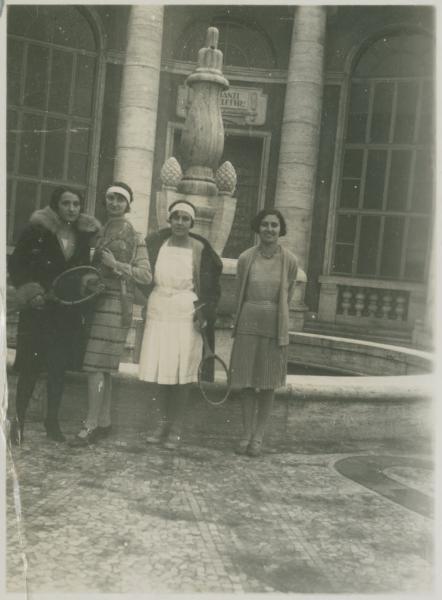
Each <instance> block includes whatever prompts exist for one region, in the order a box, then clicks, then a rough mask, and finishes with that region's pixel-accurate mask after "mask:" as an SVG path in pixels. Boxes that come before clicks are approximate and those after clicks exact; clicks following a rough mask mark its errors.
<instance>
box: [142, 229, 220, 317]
mask: <svg viewBox="0 0 442 600" xmlns="http://www.w3.org/2000/svg"><path fill="white" fill-rule="evenodd" d="M171 233H172V231H171V229H170V228H169V227H166V228H165V229H160V230H159V231H158V232H155V233H152V234H150V235H148V236H147V237H146V247H147V253H148V255H149V262H150V267H151V269H152V277H153V278H154V277H155V265H156V262H157V258H158V254H159V252H160V249H161V246H162V245H163V243H164V242H165V240H167V238H169V237H170V235H171ZM189 235H190V237H192V238H193V239H195V240H198V241H199V242H201V243H202V245H203V248H202V252H201V260H200V263H199V289H197V290H195V291H196V292H197V295H198V301H199V303H201V304H203V308H202V309H201V311H202V314H203V315H204V317H205V318H206V319H207V321H208V322H212V323H214V322H215V318H216V306H217V304H218V301H219V298H220V296H221V286H220V282H219V278H220V276H221V272H222V270H223V263H222V261H221V259H220V257H219V256H218V254H217V253H216V252H215V250H214V249H213V248H212V246H211V245H210V244H209V242H208V241H207V240H206V239H205V238H203V237H202V236H201V235H198V234H197V233H190V234H189ZM152 282H153V279H152ZM153 286H154V283H152V284H151V285H150V286H148V287H146V288H143V291H144V292H145V294H146V295H148V294H149V293H150V291H151V290H152V289H153Z"/></svg>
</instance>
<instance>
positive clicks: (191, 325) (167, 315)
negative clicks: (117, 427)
mask: <svg viewBox="0 0 442 600" xmlns="http://www.w3.org/2000/svg"><path fill="white" fill-rule="evenodd" d="M168 221H169V224H170V227H168V228H166V229H163V230H161V231H159V232H157V233H155V234H152V235H151V236H148V238H147V239H146V247H147V251H148V255H149V261H150V264H151V268H152V271H153V273H154V279H153V289H152V291H151V293H150V295H149V299H148V303H147V312H146V324H145V329H144V335H143V341H142V347H141V355H140V371H139V376H140V379H141V380H143V381H148V382H151V383H156V384H157V389H156V394H155V397H156V399H157V402H158V412H159V419H158V423H157V426H156V428H155V430H154V431H153V432H152V433H151V435H148V436H147V438H146V441H147V442H148V443H159V442H160V441H162V440H163V438H166V439H165V443H164V446H165V447H166V448H168V449H174V448H176V447H177V446H178V444H179V442H180V438H181V429H182V424H183V419H184V414H185V411H186V404H187V399H188V396H189V388H190V384H192V383H194V382H196V381H197V376H198V365H199V362H200V360H201V356H202V339H201V334H200V328H201V326H206V327H208V330H209V338H211V341H212V343H213V326H214V321H215V310H216V304H217V302H218V299H219V295H220V287H219V276H220V275H221V271H222V263H221V259H220V258H219V256H218V255H217V254H216V252H215V251H214V250H213V248H212V247H211V246H210V244H209V242H208V241H207V240H206V239H204V238H203V237H201V236H199V235H196V234H193V233H190V229H191V228H192V227H193V224H194V222H195V208H194V207H193V205H192V204H191V203H190V202H187V201H182V200H179V201H177V202H174V203H172V204H171V206H170V207H169V217H168ZM200 305H202V308H201V309H200V310H197V311H196V310H195V307H196V306H200Z"/></svg>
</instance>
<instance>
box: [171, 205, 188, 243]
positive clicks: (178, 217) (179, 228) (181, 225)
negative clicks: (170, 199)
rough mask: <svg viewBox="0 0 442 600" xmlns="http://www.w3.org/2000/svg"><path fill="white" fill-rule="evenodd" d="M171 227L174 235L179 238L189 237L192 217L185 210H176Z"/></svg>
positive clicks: (172, 215)
mask: <svg viewBox="0 0 442 600" xmlns="http://www.w3.org/2000/svg"><path fill="white" fill-rule="evenodd" d="M170 227H171V229H172V234H173V235H175V236H177V237H184V236H186V235H189V231H190V229H191V227H192V217H191V216H190V215H189V214H188V213H186V212H184V211H183V210H175V211H174V212H173V213H172V214H171V215H170Z"/></svg>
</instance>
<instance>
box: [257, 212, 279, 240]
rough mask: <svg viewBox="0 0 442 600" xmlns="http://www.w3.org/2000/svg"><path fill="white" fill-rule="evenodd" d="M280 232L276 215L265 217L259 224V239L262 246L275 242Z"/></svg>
mask: <svg viewBox="0 0 442 600" xmlns="http://www.w3.org/2000/svg"><path fill="white" fill-rule="evenodd" d="M280 231H281V224H280V222H279V219H278V217H277V216H276V215H266V216H265V217H264V218H263V219H262V221H261V223H260V224H259V237H260V240H261V242H262V243H263V244H270V243H273V242H276V241H277V240H278V238H279V232H280Z"/></svg>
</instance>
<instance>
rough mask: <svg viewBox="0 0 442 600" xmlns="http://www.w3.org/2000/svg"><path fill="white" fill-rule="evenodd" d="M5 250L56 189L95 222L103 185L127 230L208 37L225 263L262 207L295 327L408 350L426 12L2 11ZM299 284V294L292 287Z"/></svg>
mask: <svg viewBox="0 0 442 600" xmlns="http://www.w3.org/2000/svg"><path fill="white" fill-rule="evenodd" d="M7 16H8V152H7V171H8V191H7V235H8V239H7V242H8V250H11V249H12V248H13V246H14V243H15V241H16V240H17V236H18V235H19V234H20V231H21V229H22V227H23V226H24V224H25V223H26V222H27V220H28V218H29V216H30V214H31V212H32V211H33V210H35V209H36V208H38V207H41V206H44V205H45V204H47V202H48V199H49V195H50V192H51V189H53V188H54V187H56V186H58V185H60V184H63V183H64V184H69V185H71V186H73V187H76V188H78V190H80V191H81V192H82V193H83V194H84V196H85V199H86V206H87V209H88V210H89V211H90V212H94V213H95V214H96V215H97V216H98V218H100V217H102V216H103V207H102V198H103V193H104V190H105V189H106V187H107V185H108V184H109V183H110V182H111V181H112V180H113V179H115V178H119V179H124V180H126V181H127V182H128V183H129V184H130V185H131V186H132V187H133V189H134V192H135V198H136V200H135V202H134V210H133V213H132V219H133V222H134V223H135V225H136V227H137V228H138V229H139V230H140V231H144V232H147V231H151V230H155V228H156V227H157V216H156V206H155V201H154V198H155V195H156V193H157V191H158V190H159V189H160V188H161V178H160V171H161V167H162V165H163V164H164V162H165V160H166V159H167V158H168V157H170V156H175V157H177V158H178V160H179V158H180V156H179V153H180V145H179V142H180V136H181V132H182V129H183V125H184V120H185V115H186V105H187V100H188V99H187V94H188V92H187V88H186V85H185V80H186V77H187V76H188V75H189V74H190V73H191V72H192V71H193V70H194V68H195V63H196V59H197V54H198V50H199V49H200V48H201V47H202V46H204V43H205V36H206V31H207V28H208V27H209V26H215V27H217V29H218V30H219V48H220V49H221V50H222V51H223V54H224V69H223V70H224V74H225V76H226V77H227V79H228V81H229V83H230V87H229V89H228V90H227V91H225V92H223V93H222V97H221V110H222V115H223V121H224V128H225V144H224V151H223V157H222V159H221V161H224V160H229V161H230V162H231V163H232V164H233V165H234V167H235V169H236V172H237V176H238V184H237V190H236V193H235V195H236V197H237V209H236V214H235V218H234V222H233V227H232V230H231V233H230V236H229V239H228V241H227V244H226V246H225V249H224V252H223V256H224V257H225V258H233V259H234V258H237V257H238V255H239V253H240V252H241V251H242V250H244V249H245V248H247V247H248V246H250V245H251V244H252V243H253V241H254V238H253V234H251V232H250V229H249V221H250V219H251V217H252V216H253V215H254V214H255V213H256V212H257V211H258V210H259V209H260V208H262V207H264V206H276V207H278V208H279V209H280V210H281V211H282V212H283V214H284V216H285V217H286V219H287V222H288V229H289V233H288V236H287V240H286V242H285V243H287V245H288V247H290V248H291V249H292V250H293V251H294V252H295V253H296V254H297V256H298V258H299V261H300V265H301V267H302V268H303V270H304V271H305V273H306V276H307V282H306V284H305V289H303V290H302V298H298V300H297V307H296V309H297V311H298V314H300V315H302V318H301V319H298V320H297V324H298V325H297V326H298V327H299V328H302V329H304V330H305V331H310V332H322V333H326V334H333V335H344V336H356V337H365V338H368V339H373V340H382V341H386V342H392V343H400V344H405V345H417V346H422V347H424V346H426V345H427V343H428V337H427V336H426V333H427V332H428V331H429V330H430V329H431V319H432V314H431V313H432V298H433V293H432V285H431V284H432V275H431V274H432V272H433V268H434V267H433V264H432V247H433V237H434V236H433V225H434V153H435V152H434V142H435V138H434V110H435V109H434V62H435V40H434V21H435V15H434V8H433V7H431V6H418V5H417V6H411V5H404V6H398V5H391V6H357V5H353V6H334V7H325V6H307V5H302V6H279V5H276V6H270V5H269V6H263V5H255V6H251V5H244V6H239V5H231V6H229V5H222V6H214V5H212V6H209V5H205V6H204V5H199V6H198V5H194V6H191V5H189V6H185V5H180V6H178V5H169V6H159V5H151V6H149V5H134V6H123V5H120V6H118V5H115V6H106V5H97V6H27V5H25V6H18V5H17V6H12V7H11V6H10V7H9V8H8V15H7ZM303 285H304V284H303Z"/></svg>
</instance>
